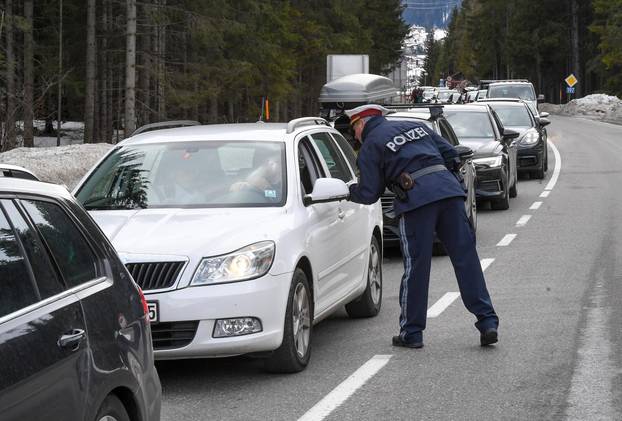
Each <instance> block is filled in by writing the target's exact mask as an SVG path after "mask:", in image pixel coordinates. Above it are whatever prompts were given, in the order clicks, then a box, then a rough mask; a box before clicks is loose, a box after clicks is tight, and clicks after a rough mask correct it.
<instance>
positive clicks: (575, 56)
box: [570, 0, 583, 98]
mask: <svg viewBox="0 0 622 421" xmlns="http://www.w3.org/2000/svg"><path fill="white" fill-rule="evenodd" d="M570 15H571V18H572V25H571V30H570V32H571V36H570V37H571V39H572V48H571V50H572V72H573V73H574V75H575V76H576V77H577V79H579V83H577V84H576V85H575V98H581V84H582V83H583V81H582V80H581V79H582V76H581V64H580V61H579V3H578V2H577V0H570Z"/></svg>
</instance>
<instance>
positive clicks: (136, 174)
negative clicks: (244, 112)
mask: <svg viewBox="0 0 622 421" xmlns="http://www.w3.org/2000/svg"><path fill="white" fill-rule="evenodd" d="M285 180H286V178H285V147H284V143H282V142H248V141H222V142H217V141H211V142H175V143H161V144H150V145H129V146H125V147H121V148H119V149H117V150H116V151H114V152H113V153H112V154H110V155H108V157H107V158H106V159H105V160H104V161H103V162H102V163H101V164H100V165H99V166H98V167H97V169H96V170H95V171H94V172H93V174H91V176H90V177H89V179H88V180H87V181H86V182H85V184H84V185H83V186H82V187H81V188H80V190H79V191H78V193H77V195H76V197H77V199H78V201H79V202H80V203H81V204H82V205H83V206H84V207H85V208H86V209H88V210H93V209H139V208H166V207H252V206H281V205H283V204H284V203H285V191H286V189H285Z"/></svg>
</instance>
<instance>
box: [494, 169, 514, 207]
mask: <svg viewBox="0 0 622 421" xmlns="http://www.w3.org/2000/svg"><path fill="white" fill-rule="evenodd" d="M508 179H509V177H508ZM509 208H510V192H509V189H508V187H507V185H506V186H505V187H504V189H503V198H502V199H497V200H491V201H490V209H492V210H506V209H509Z"/></svg>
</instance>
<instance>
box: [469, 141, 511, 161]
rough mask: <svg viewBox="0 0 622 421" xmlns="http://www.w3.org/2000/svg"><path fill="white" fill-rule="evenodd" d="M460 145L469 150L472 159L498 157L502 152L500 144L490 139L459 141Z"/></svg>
mask: <svg viewBox="0 0 622 421" xmlns="http://www.w3.org/2000/svg"><path fill="white" fill-rule="evenodd" d="M460 144H461V145H464V146H468V147H469V148H471V149H472V150H473V157H474V158H482V157H486V156H494V155H498V154H500V153H501V150H502V146H501V143H499V142H497V141H496V140H491V139H490V138H469V139H460Z"/></svg>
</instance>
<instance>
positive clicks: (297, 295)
mask: <svg viewBox="0 0 622 421" xmlns="http://www.w3.org/2000/svg"><path fill="white" fill-rule="evenodd" d="M310 315H311V311H310V306H309V294H308V293H307V289H306V288H305V286H304V285H303V284H302V283H299V284H298V285H296V290H295V291H294V296H293V298H292V319H293V320H292V321H293V323H292V328H293V333H294V344H295V346H296V353H297V354H298V357H300V358H303V357H304V356H305V355H306V354H307V350H308V349H309V337H310V334H311V330H310V328H311V316H310Z"/></svg>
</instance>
